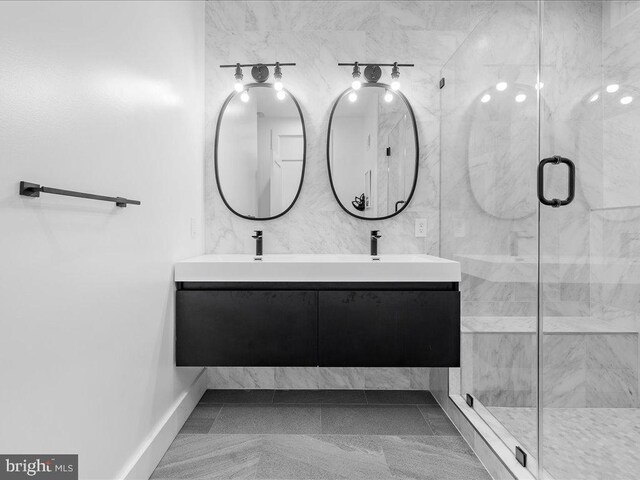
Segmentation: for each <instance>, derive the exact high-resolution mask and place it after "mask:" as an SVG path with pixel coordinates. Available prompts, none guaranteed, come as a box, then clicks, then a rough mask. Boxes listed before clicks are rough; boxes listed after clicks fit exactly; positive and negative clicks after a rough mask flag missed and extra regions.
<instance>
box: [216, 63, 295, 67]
mask: <svg viewBox="0 0 640 480" xmlns="http://www.w3.org/2000/svg"><path fill="white" fill-rule="evenodd" d="M256 65H264V66H265V67H275V66H276V64H275V63H239V64H238V63H234V64H233V65H220V68H236V67H238V66H239V67H240V68H246V67H255V66H256ZM278 65H280V66H281V67H295V66H296V64H295V63H282V62H278Z"/></svg>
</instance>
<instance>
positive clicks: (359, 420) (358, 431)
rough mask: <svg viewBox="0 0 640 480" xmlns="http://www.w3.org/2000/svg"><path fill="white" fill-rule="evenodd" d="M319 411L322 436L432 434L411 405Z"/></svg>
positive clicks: (339, 407) (324, 408)
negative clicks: (320, 413)
mask: <svg viewBox="0 0 640 480" xmlns="http://www.w3.org/2000/svg"><path fill="white" fill-rule="evenodd" d="M321 408H322V433H323V434H340V435H433V430H431V428H430V427H429V425H428V424H427V422H426V420H425V419H424V417H423V416H422V414H421V413H420V410H418V407H416V406H413V405H402V406H395V405H394V406H384V405H367V406H362V405H323V406H322V407H321ZM214 426H215V424H214Z"/></svg>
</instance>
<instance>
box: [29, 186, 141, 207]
mask: <svg viewBox="0 0 640 480" xmlns="http://www.w3.org/2000/svg"><path fill="white" fill-rule="evenodd" d="M41 193H50V194H53V195H65V196H67V197H78V198H89V199H91V200H101V201H103V202H113V203H115V204H116V206H117V207H126V206H127V204H129V205H140V201H139V200H129V199H128V198H122V197H105V196H104V195H94V194H93V193H83V192H74V191H72V190H61V189H59V188H51V187H43V186H41V185H38V184H37V183H30V182H24V181H23V182H20V195H24V196H25V197H39V196H40V194H41Z"/></svg>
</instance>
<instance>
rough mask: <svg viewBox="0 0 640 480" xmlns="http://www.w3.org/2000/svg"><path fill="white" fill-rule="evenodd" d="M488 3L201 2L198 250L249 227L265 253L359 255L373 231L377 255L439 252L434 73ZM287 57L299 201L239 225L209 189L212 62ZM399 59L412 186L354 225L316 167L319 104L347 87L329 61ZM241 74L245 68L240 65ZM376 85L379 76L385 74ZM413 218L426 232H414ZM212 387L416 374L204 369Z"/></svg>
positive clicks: (216, 97)
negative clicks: (405, 197)
mask: <svg viewBox="0 0 640 480" xmlns="http://www.w3.org/2000/svg"><path fill="white" fill-rule="evenodd" d="M491 3H492V2H486V1H469V2H458V1H452V2H439V1H385V2H380V1H313V2H311V1H208V2H207V5H206V25H205V27H206V58H205V68H206V78H205V81H206V87H205V95H206V145H205V156H206V157H205V164H206V171H205V181H206V185H205V194H206V199H205V215H206V224H205V239H206V251H207V253H246V252H252V250H253V248H254V245H253V240H252V239H251V233H252V232H253V230H255V229H260V230H264V250H265V252H266V253H368V249H369V241H368V237H369V231H370V230H372V229H379V230H381V233H382V235H383V237H382V239H381V240H380V251H381V252H382V253H427V254H434V255H438V254H439V214H440V207H439V195H440V191H439V185H440V183H439V175H440V170H439V169H440V145H439V135H440V125H439V118H440V98H439V89H438V82H439V79H440V69H441V68H442V66H443V65H444V64H445V62H446V61H447V60H448V59H449V57H451V55H452V54H453V52H454V51H455V50H456V49H457V48H458V46H459V45H460V44H461V42H462V41H463V39H464V38H465V37H466V36H467V35H468V34H469V32H470V31H471V30H472V28H473V27H474V26H475V25H476V24H477V23H478V22H479V20H480V19H481V18H483V16H484V15H486V14H487V12H488V8H489V7H490V5H491ZM276 60H278V61H281V62H296V63H297V66H296V67H293V68H283V81H284V82H285V84H286V86H287V88H288V89H289V90H290V91H291V92H292V93H293V95H295V97H296V98H297V100H298V102H299V103H300V107H301V109H302V112H303V115H304V119H305V123H306V130H307V159H306V161H307V163H306V171H305V177H304V182H303V185H302V191H301V194H300V197H299V199H298V201H297V203H296V204H295V206H294V207H293V208H292V209H291V211H290V212H289V213H288V214H287V215H285V216H284V217H282V218H280V219H277V220H272V221H269V222H257V221H247V220H244V219H241V218H238V217H236V216H234V215H233V214H232V213H231V212H229V211H228V210H227V209H226V207H225V206H224V204H223V202H222V200H221V198H220V195H219V193H218V191H217V188H216V185H215V177H214V165H213V142H214V135H215V125H216V120H217V116H218V112H219V109H220V107H221V105H222V103H223V101H224V99H225V98H226V96H227V95H228V94H229V93H230V92H231V91H232V88H233V72H232V71H231V70H228V69H220V68H219V65H220V64H223V63H237V62H241V63H250V62H274V61H276ZM355 60H358V61H360V62H367V61H380V62H393V61H399V62H411V63H415V64H416V67H415V68H412V69H408V68H407V69H401V77H400V80H401V82H402V90H403V92H404V93H405V95H406V96H407V98H408V99H409V101H410V102H411V104H412V106H413V109H414V112H415V116H416V119H417V122H418V135H419V140H420V159H419V162H420V163H419V173H418V184H417V188H416V192H415V195H414V197H413V199H412V201H411V203H410V205H409V206H408V208H407V209H406V210H405V211H404V212H403V214H401V215H400V216H398V217H396V218H394V219H389V220H385V221H383V222H377V221H373V222H367V221H363V220H357V219H355V218H352V217H351V216H349V215H348V214H347V213H345V212H344V211H343V210H342V209H341V208H340V206H339V205H338V203H337V202H336V200H335V199H334V197H333V194H332V192H331V187H330V184H329V177H328V172H327V166H326V141H327V126H328V121H329V114H330V109H331V107H332V104H333V102H334V101H335V99H336V98H337V97H338V95H339V94H340V93H341V92H342V91H343V90H344V89H345V88H347V87H348V86H349V85H350V83H351V82H350V78H351V77H350V73H351V72H350V70H349V69H348V68H343V67H338V66H337V63H338V62H347V61H355ZM244 73H245V78H249V77H250V74H249V72H248V71H245V72H244ZM382 80H383V81H386V82H389V81H390V71H388V69H385V71H384V72H383V78H382ZM417 218H426V219H427V232H428V233H427V237H426V238H416V237H415V236H414V224H415V220H416V219H417ZM209 374H210V384H211V385H212V386H215V387H217V388H234V387H235V388H241V387H247V388H256V387H257V386H264V388H273V387H274V386H275V387H277V388H364V387H367V388H425V385H426V384H425V381H427V380H428V370H426V369H421V371H412V370H408V369H399V370H393V371H390V370H386V369H368V370H364V369H266V370H264V369H210V371H209Z"/></svg>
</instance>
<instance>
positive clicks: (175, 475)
mask: <svg viewBox="0 0 640 480" xmlns="http://www.w3.org/2000/svg"><path fill="white" fill-rule="evenodd" d="M261 447H262V438H261V437H260V436H257V435H178V436H177V437H176V439H175V440H174V441H173V443H172V444H171V447H169V450H168V451H167V453H166V454H165V455H164V457H163V458H162V460H161V461H160V464H159V465H158V466H157V467H156V470H155V471H154V472H153V475H152V476H151V479H152V480H161V479H171V480H175V479H206V480H213V479H223V478H224V479H226V478H234V479H252V478H255V477H256V471H257V467H258V461H259V459H260V451H261Z"/></svg>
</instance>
